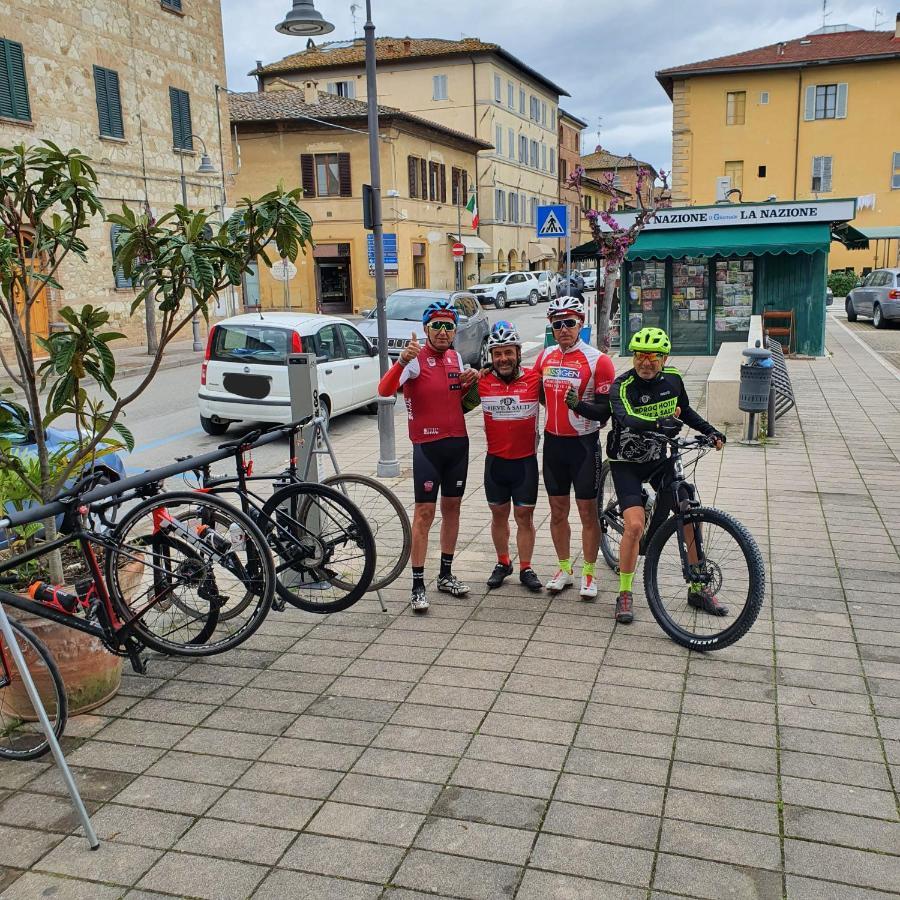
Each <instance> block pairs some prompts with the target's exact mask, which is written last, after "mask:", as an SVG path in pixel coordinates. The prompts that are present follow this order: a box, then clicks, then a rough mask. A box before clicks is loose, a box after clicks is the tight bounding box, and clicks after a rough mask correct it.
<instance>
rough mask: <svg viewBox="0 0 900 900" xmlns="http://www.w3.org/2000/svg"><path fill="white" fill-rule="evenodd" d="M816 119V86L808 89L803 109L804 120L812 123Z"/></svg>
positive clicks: (809, 86) (812, 85)
mask: <svg viewBox="0 0 900 900" xmlns="http://www.w3.org/2000/svg"><path fill="white" fill-rule="evenodd" d="M815 117H816V86H815V85H814V84H810V85H807V87H806V104H805V106H804V108H803V119H804V121H806V122H811V121H812V120H813V119H815Z"/></svg>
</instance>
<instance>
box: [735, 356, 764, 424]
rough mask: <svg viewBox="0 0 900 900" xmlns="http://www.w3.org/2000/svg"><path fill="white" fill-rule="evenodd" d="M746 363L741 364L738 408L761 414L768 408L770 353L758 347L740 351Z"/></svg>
mask: <svg viewBox="0 0 900 900" xmlns="http://www.w3.org/2000/svg"><path fill="white" fill-rule="evenodd" d="M742 354H743V356H745V357H746V359H747V362H745V363H742V364H741V382H740V388H739V391H738V407H739V408H740V409H741V410H742V411H743V412H749V413H761V412H765V411H766V410H767V409H768V408H769V390H770V389H771V387H772V351H771V350H767V349H766V348H765V347H761V346H760V342H759V341H757V342H756V346H755V347H748V348H747V349H746V350H743V351H742Z"/></svg>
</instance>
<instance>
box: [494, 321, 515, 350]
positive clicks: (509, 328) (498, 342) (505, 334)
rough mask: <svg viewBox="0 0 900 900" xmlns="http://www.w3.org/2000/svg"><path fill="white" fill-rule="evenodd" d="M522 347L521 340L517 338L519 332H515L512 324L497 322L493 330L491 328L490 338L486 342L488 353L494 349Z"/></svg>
mask: <svg viewBox="0 0 900 900" xmlns="http://www.w3.org/2000/svg"><path fill="white" fill-rule="evenodd" d="M521 346H522V338H520V337H519V332H518V331H516V326H515V325H513V324H512V322H506V321H503V322H497V324H496V325H494V327H493V328H491V333H490V336H489V337H488V341H487V348H488V352H490V351H491V350H493V349H494V347H520V348H521Z"/></svg>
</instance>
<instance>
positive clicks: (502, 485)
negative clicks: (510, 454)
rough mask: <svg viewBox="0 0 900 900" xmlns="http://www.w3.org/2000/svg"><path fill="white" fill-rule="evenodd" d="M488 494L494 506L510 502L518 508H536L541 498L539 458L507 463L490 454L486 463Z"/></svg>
mask: <svg viewBox="0 0 900 900" xmlns="http://www.w3.org/2000/svg"><path fill="white" fill-rule="evenodd" d="M484 494H485V496H486V497H487V502H488V503H490V504H491V505H492V506H503V505H504V504H506V503H509V501H510V500H512V502H513V503H514V504H515V505H516V506H535V505H536V504H537V495H538V464H537V456H525V457H523V458H522V459H503V458H502V457H500V456H492V455H491V454H490V453H488V455H487V456H486V457H485V459H484Z"/></svg>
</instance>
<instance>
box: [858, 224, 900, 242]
mask: <svg viewBox="0 0 900 900" xmlns="http://www.w3.org/2000/svg"><path fill="white" fill-rule="evenodd" d="M860 231H861V232H862V233H863V234H864V235H865V236H866V237H867V238H869V240H871V241H900V225H888V226H886V227H884V228H860Z"/></svg>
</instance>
